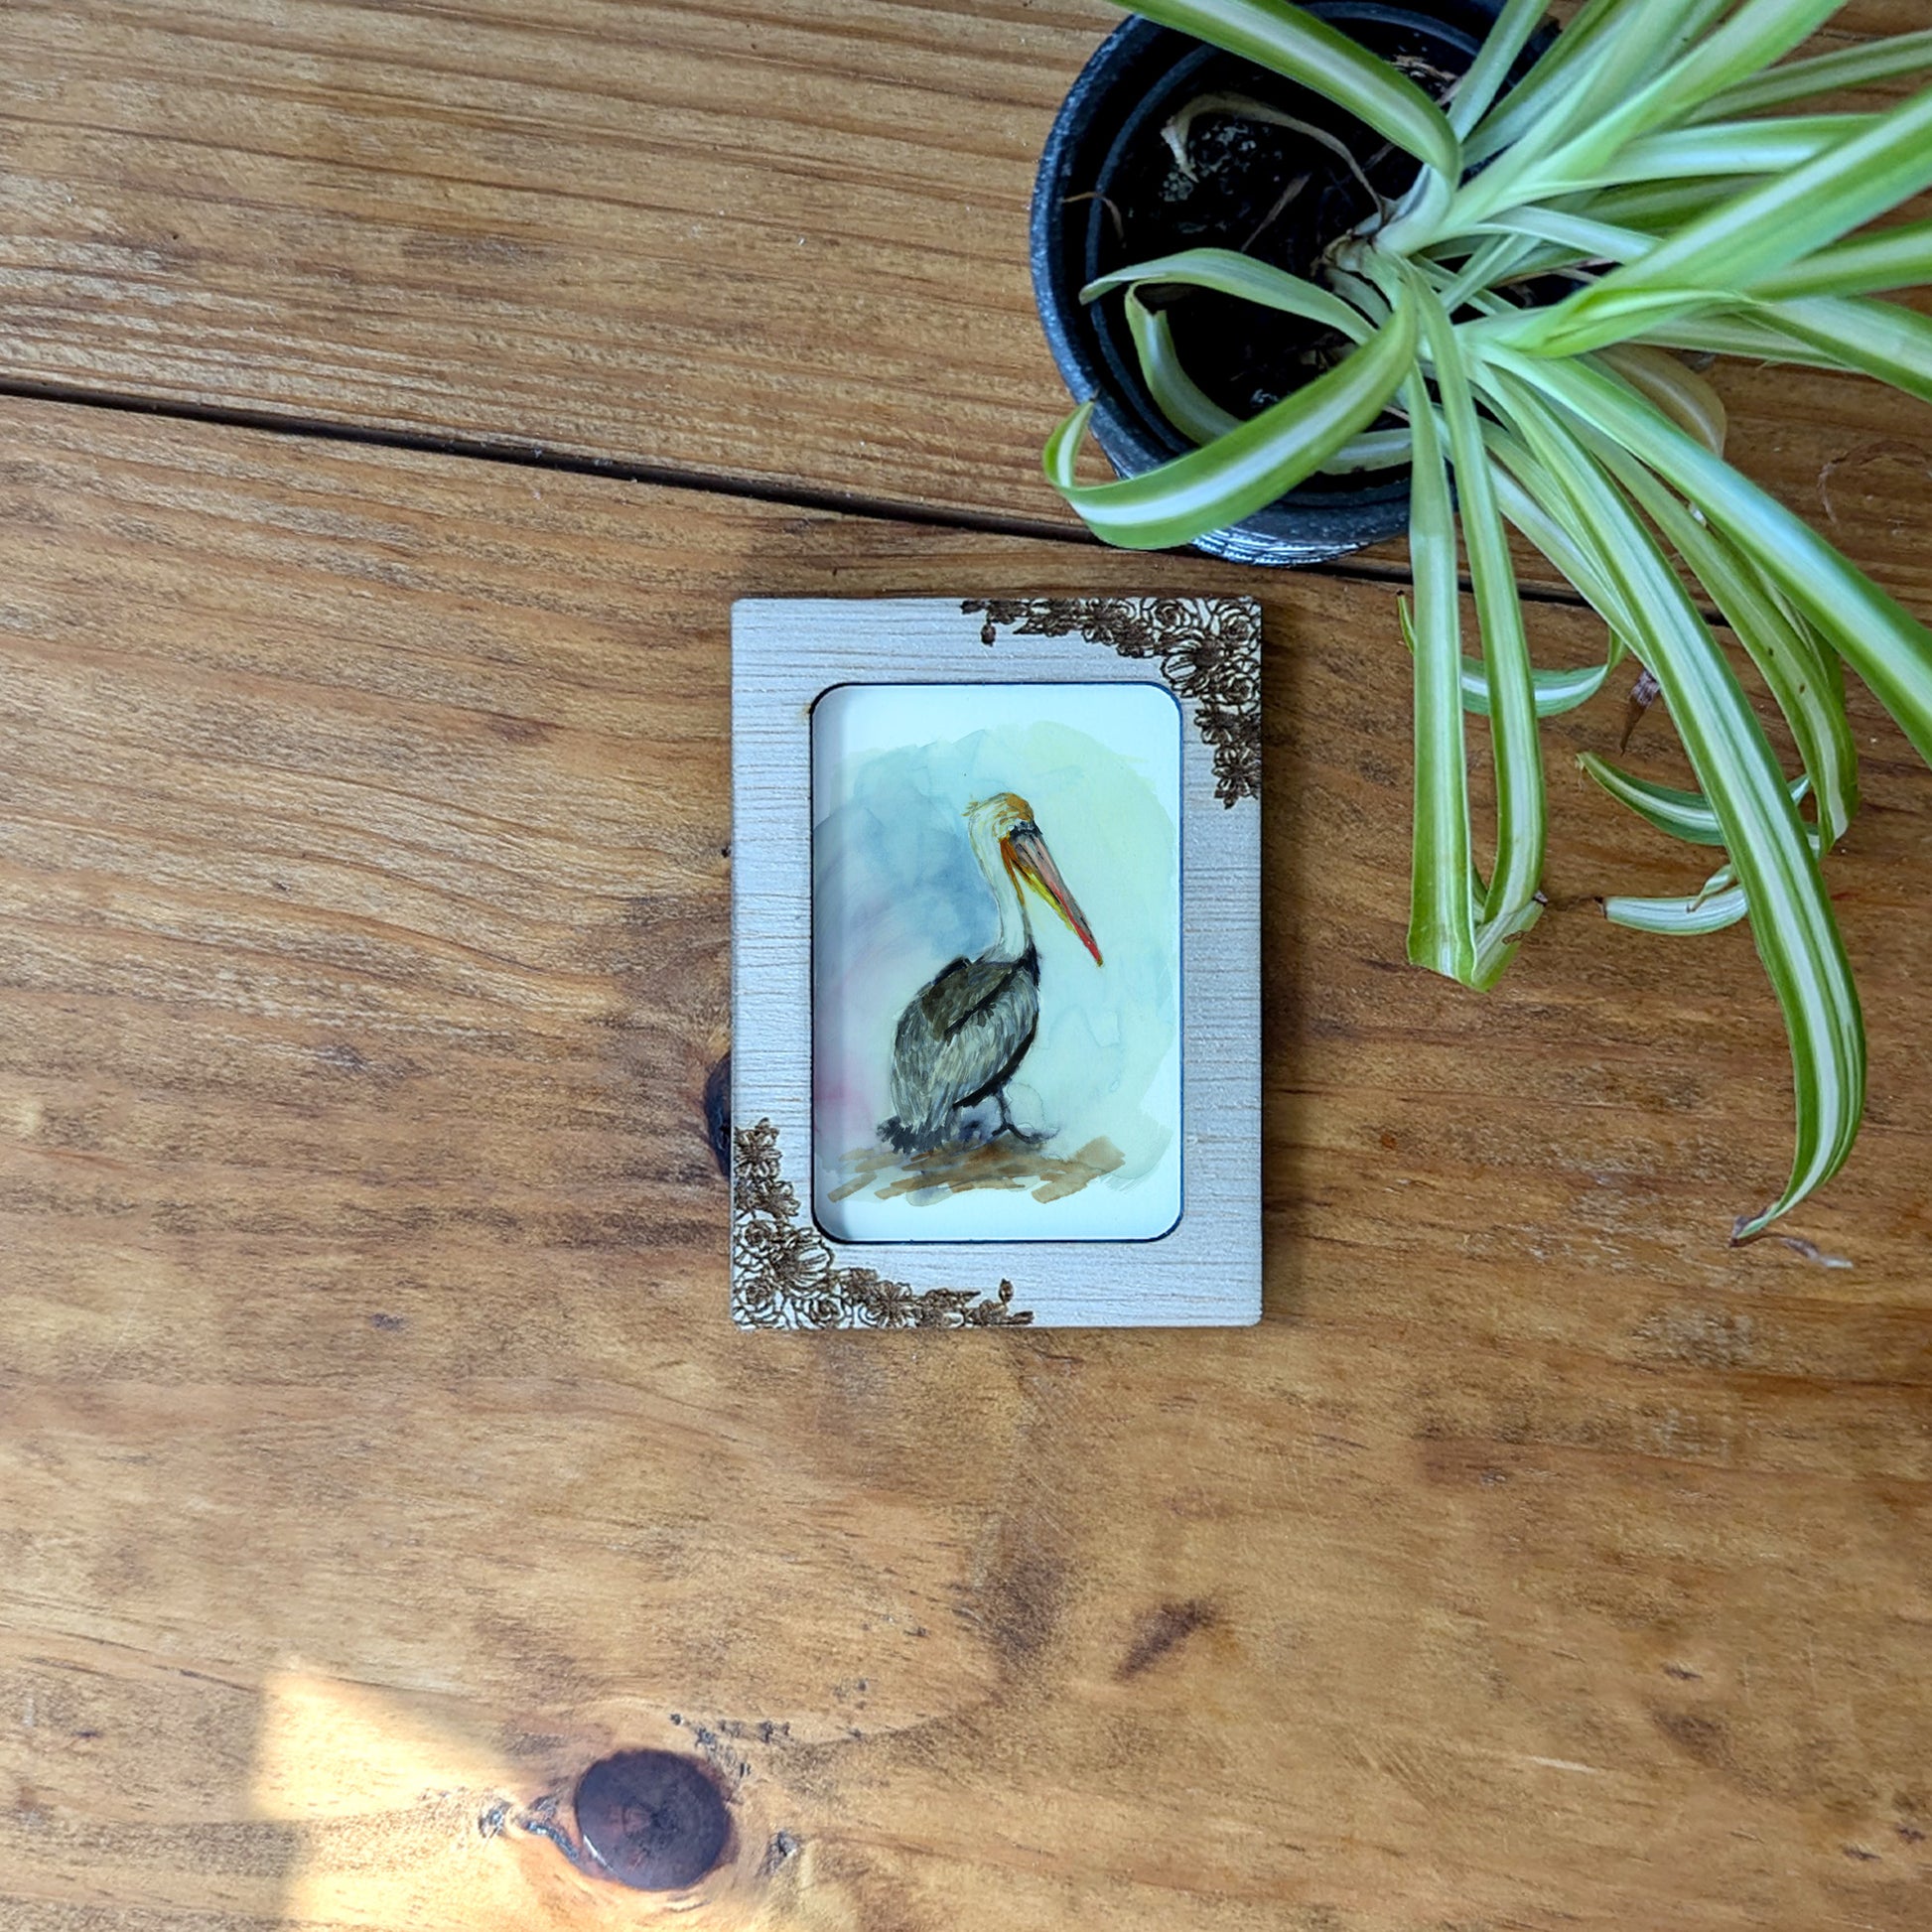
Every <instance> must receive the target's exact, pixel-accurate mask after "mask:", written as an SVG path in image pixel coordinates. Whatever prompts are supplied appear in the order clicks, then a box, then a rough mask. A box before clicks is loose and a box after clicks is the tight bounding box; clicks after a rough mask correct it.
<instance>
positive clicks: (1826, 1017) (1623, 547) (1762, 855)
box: [1493, 355, 1864, 1240]
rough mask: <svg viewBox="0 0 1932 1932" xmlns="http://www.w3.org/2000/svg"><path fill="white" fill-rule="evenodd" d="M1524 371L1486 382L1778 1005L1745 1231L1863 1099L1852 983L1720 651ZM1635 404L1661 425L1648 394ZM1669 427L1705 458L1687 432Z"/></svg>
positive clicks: (1822, 1157) (1809, 1171) (1813, 1166)
mask: <svg viewBox="0 0 1932 1932" xmlns="http://www.w3.org/2000/svg"><path fill="white" fill-rule="evenodd" d="M1530 369H1534V370H1535V371H1536V373H1537V375H1538V376H1539V377H1542V378H1544V379H1545V381H1546V382H1547V377H1548V374H1549V365H1547V364H1543V363H1539V362H1537V361H1536V360H1535V358H1532V357H1526V356H1516V355H1508V356H1507V358H1506V360H1499V362H1498V363H1497V364H1496V365H1495V371H1494V388H1493V393H1495V394H1496V395H1497V396H1498V398H1499V400H1500V402H1501V405H1502V407H1503V408H1504V411H1505V413H1506V414H1507V415H1508V416H1509V417H1510V418H1511V419H1512V420H1513V421H1514V422H1515V423H1516V425H1517V426H1518V428H1519V429H1520V430H1521V432H1522V434H1523V436H1524V438H1525V440H1526V441H1527V442H1528V443H1529V444H1530V446H1531V448H1532V450H1533V451H1534V453H1535V455H1536V457H1537V459H1538V460H1539V461H1540V462H1541V463H1542V464H1543V465H1544V467H1545V469H1546V470H1547V471H1548V472H1549V473H1550V474H1551V476H1552V477H1553V478H1554V479H1555V480H1556V483H1557V484H1558V487H1559V489H1560V490H1561V492H1562V494H1563V497H1564V499H1565V502H1566V505H1567V508H1568V511H1569V514H1570V515H1572V516H1574V517H1575V518H1576V520H1577V525H1578V533H1579V536H1580V538H1581V539H1582V540H1583V541H1585V542H1587V544H1589V545H1591V546H1593V547H1594V549H1595V551H1596V553H1597V556H1598V558H1599V561H1600V566H1601V568H1602V569H1603V571H1604V573H1605V575H1607V576H1609V577H1610V578H1611V579H1612V580H1613V581H1615V582H1616V583H1617V585H1618V586H1619V588H1620V590H1621V592H1622V594H1623V598H1624V601H1625V603H1626V605H1627V606H1628V608H1629V610H1630V612H1631V615H1632V617H1633V618H1634V620H1635V621H1636V622H1637V624H1638V626H1639V633H1638V634H1639V641H1640V654H1641V655H1642V657H1643V661H1644V662H1645V663H1646V664H1647V665H1648V666H1649V667H1650V669H1651V670H1652V671H1653V672H1655V674H1656V676H1657V678H1658V680H1659V681H1660V683H1661V684H1662V685H1663V689H1664V696H1665V698H1666V700H1667V701H1668V703H1669V705H1670V709H1671V718H1672V721H1673V722H1674V723H1675V725H1676V727H1677V731H1678V735H1679V737H1680V738H1681V739H1682V741H1683V744H1684V749H1685V751H1686V752H1687V753H1688V755H1689V757H1690V759H1691V766H1692V769H1693V771H1694V772H1695V773H1696V775H1697V779H1698V783H1699V787H1700V789H1701V790H1702V791H1703V793H1704V795H1705V796H1706V797H1707V798H1709V799H1710V801H1711V804H1712V807H1713V809H1714V810H1715V811H1716V812H1717V814H1718V819H1719V823H1720V825H1721V826H1722V827H1723V830H1724V839H1725V851H1726V853H1727V854H1728V857H1729V859H1730V863H1731V864H1732V866H1733V867H1735V869H1736V874H1737V879H1738V883H1739V884H1740V886H1741V887H1742V888H1743V892H1744V897H1745V900H1746V903H1747V904H1748V906H1749V910H1750V921H1751V932H1752V936H1753V938H1754V940H1755V941H1756V945H1757V950H1758V956H1759V958H1760V959H1761V960H1762V961H1763V963H1764V967H1765V971H1766V974H1767V975H1768V977H1769V979H1770V981H1771V985H1772V989H1773V991H1774V992H1775V993H1776V995H1777V999H1778V1003H1779V1006H1780V1007H1781V1008H1782V1010H1783V1013H1784V1021H1785V1031H1786V1034H1787V1035H1788V1036H1789V1039H1790V1042H1791V1055H1792V1072H1793V1084H1794V1090H1795V1095H1796V1103H1797V1123H1796V1135H1795V1147H1794V1152H1793V1159H1792V1167H1791V1174H1790V1178H1789V1180H1788V1181H1787V1183H1786V1185H1785V1188H1784V1190H1783V1192H1782V1193H1781V1194H1780V1195H1779V1196H1778V1198H1777V1200H1776V1201H1775V1202H1774V1203H1773V1204H1772V1205H1771V1206H1770V1207H1769V1208H1767V1209H1765V1210H1764V1211H1763V1212H1762V1213H1759V1214H1756V1215H1752V1216H1749V1217H1746V1218H1744V1219H1741V1220H1740V1221H1739V1222H1738V1224H1737V1227H1736V1228H1735V1230H1734V1231H1733V1236H1732V1238H1733V1239H1734V1240H1744V1239H1749V1238H1750V1237H1751V1236H1753V1235H1755V1234H1758V1233H1761V1232H1762V1231H1763V1229H1764V1228H1765V1227H1766V1226H1768V1225H1769V1223H1770V1222H1771V1221H1773V1220H1774V1219H1776V1218H1777V1216H1778V1215H1780V1214H1783V1213H1785V1212H1787V1211H1788V1210H1789V1209H1790V1208H1791V1207H1793V1206H1795V1205H1796V1204H1797V1202H1799V1201H1800V1200H1802V1199H1803V1198H1804V1197H1805V1196H1806V1195H1807V1194H1808V1193H1810V1192H1811V1191H1812V1189H1813V1188H1815V1187H1817V1186H1818V1185H1820V1184H1821V1183H1822V1182H1823V1181H1825V1180H1827V1179H1829V1178H1830V1177H1831V1175H1832V1174H1833V1173H1836V1172H1837V1171H1838V1169H1839V1168H1840V1167H1841V1166H1842V1165H1843V1163H1844V1161H1845V1157H1846V1155H1847V1154H1849V1153H1850V1151H1851V1147H1852V1142H1853V1140H1854V1139H1855V1137H1856V1136H1857V1133H1858V1125H1859V1117H1860V1115H1861V1113H1862V1111H1863V1104H1864V1035H1863V1023H1862V1020H1861V1017H1860V1012H1859V998H1858V990H1857V988H1856V987H1855V985H1854V984H1853V981H1852V974H1851V968H1850V966H1849V964H1848V963H1847V961H1846V957H1845V947H1844V943H1843V941H1842V940H1841V939H1840V936H1839V931H1838V924H1837V921H1836V919H1835V918H1834V917H1833V915H1832V908H1831V901H1830V899H1829V897H1827V895H1826V892H1825V887H1824V882H1823V880H1822V878H1821V876H1820V874H1819V870H1818V861H1817V858H1816V856H1815V854H1814V853H1813V851H1812V848H1811V844H1810V841H1809V839H1808V837H1807V828H1806V827H1805V825H1804V824H1803V822H1802V821H1801V820H1800V819H1799V817H1798V813H1797V808H1796V807H1795V806H1794V805H1793V804H1792V802H1791V795H1790V793H1789V791H1788V790H1787V789H1786V785H1785V779H1784V776H1783V774H1782V773H1781V772H1780V771H1779V770H1778V767H1777V760H1776V759H1774V758H1773V757H1772V754H1771V748H1770V746H1769V744H1768V743H1767V742H1766V741H1765V737H1764V733H1763V731H1762V729H1761V728H1760V727H1759V725H1758V722H1757V719H1756V717H1755V716H1754V714H1753V713H1752V711H1751V708H1750V705H1749V703H1748V701H1747V700H1746V699H1745V697H1744V694H1743V691H1742V689H1741V688H1740V687H1739V685H1738V683H1737V680H1736V677H1735V676H1734V675H1733V674H1732V672H1731V669H1730V666H1729V664H1728V663H1727V662H1726V661H1725V655H1724V652H1723V651H1722V650H1721V649H1720V648H1719V646H1718V643H1717V640H1716V639H1715V638H1714V637H1713V636H1712V634H1711V631H1710V628H1709V626H1708V625H1707V624H1706V623H1705V621H1704V620H1703V618H1702V617H1701V616H1700V615H1699V614H1698V612H1697V609H1696V607H1695V606H1694V605H1693V604H1692V603H1691V601H1690V598H1689V595H1688V594H1687V593H1686V591H1685V589H1684V587H1683V585H1682V583H1680V582H1679V580H1678V577H1677V574H1676V572H1675V571H1674V570H1673V569H1672V568H1671V565H1670V563H1669V560H1668V559H1667V558H1666V557H1665V555H1664V553H1663V552H1662V550H1661V549H1660V548H1659V547H1658V545H1657V543H1656V541H1655V539H1654V538H1653V537H1652V536H1651V535H1650V533H1649V532H1648V530H1646V529H1645V527H1644V525H1643V524H1642V522H1641V521H1640V520H1639V519H1638V517H1637V515H1636V513H1635V512H1634V511H1633V510H1632V509H1631V508H1630V506H1629V505H1628V504H1627V503H1626V502H1625V501H1624V499H1623V498H1622V496H1621V495H1620V494H1619V493H1618V491H1617V489H1616V487H1615V486H1614V484H1613V483H1611V482H1610V480H1609V478H1608V477H1607V476H1605V475H1604V473H1603V472H1602V470H1601V469H1600V468H1599V467H1598V466H1597V464H1596V461H1595V459H1594V458H1593V457H1592V456H1591V454H1590V453H1589V451H1588V450H1587V448H1586V447H1585V446H1584V444H1583V443H1582V442H1581V441H1580V440H1579V439H1578V438H1577V437H1576V436H1575V435H1574V434H1573V433H1572V432H1571V431H1570V430H1569V429H1568V428H1567V427H1566V425H1565V423H1564V421H1563V419H1562V418H1561V416H1560V415H1559V414H1558V413H1557V412H1556V411H1554V410H1552V409H1551V408H1550V407H1549V406H1548V405H1547V404H1546V403H1545V402H1544V401H1543V400H1542V399H1541V396H1540V395H1539V393H1538V389H1537V387H1532V386H1531V385H1530V384H1528V383H1526V382H1524V381H1522V380H1520V379H1512V377H1513V376H1516V375H1518V374H1520V373H1521V372H1523V371H1527V370H1530ZM1594 379H1595V380H1597V381H1601V382H1605V383H1612V384H1613V383H1614V379H1613V378H1611V377H1608V376H1602V375H1597V376H1595V377H1594ZM1539 386H1542V385H1539ZM1547 392H1548V391H1547V388H1546V389H1545V393H1547ZM1625 393H1626V394H1627V393H1628V392H1627V391H1625ZM1640 407H1641V408H1642V409H1643V410H1644V411H1645V413H1646V414H1647V415H1654V416H1657V419H1658V420H1659V421H1662V422H1666V423H1668V419H1666V418H1663V417H1662V416H1661V415H1660V414H1658V412H1656V411H1654V410H1652V409H1651V408H1650V406H1649V405H1648V404H1641V405H1640ZM1668 427H1669V429H1670V434H1671V435H1672V437H1673V438H1679V439H1681V440H1682V441H1683V442H1684V443H1685V444H1687V445H1689V446H1690V448H1692V449H1694V450H1696V451H1698V452H1699V453H1700V455H1701V456H1702V457H1703V458H1704V459H1705V460H1706V461H1707V462H1712V463H1715V462H1717V459H1716V458H1713V457H1712V456H1711V453H1710V452H1709V451H1708V450H1705V449H1704V447H1703V445H1702V444H1700V443H1698V442H1697V441H1696V439H1695V438H1692V437H1689V436H1686V435H1685V433H1684V432H1683V431H1681V430H1679V429H1677V428H1676V426H1675V425H1668ZM1720 467H1722V466H1720Z"/></svg>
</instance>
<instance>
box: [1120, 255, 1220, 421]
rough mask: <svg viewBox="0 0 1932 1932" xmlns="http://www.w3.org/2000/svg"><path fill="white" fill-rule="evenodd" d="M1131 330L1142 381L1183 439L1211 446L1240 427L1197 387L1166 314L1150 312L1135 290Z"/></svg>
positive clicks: (1130, 305)
mask: <svg viewBox="0 0 1932 1932" xmlns="http://www.w3.org/2000/svg"><path fill="white" fill-rule="evenodd" d="M1127 329H1128V333H1129V335H1131V336H1132V337H1133V338H1134V349H1135V353H1136V354H1137V355H1138V356H1139V358H1140V364H1141V380H1142V381H1143V382H1145V383H1146V384H1147V392H1148V394H1149V395H1151V396H1152V397H1153V398H1154V402H1155V406H1156V407H1157V408H1158V409H1159V410H1160V411H1161V413H1162V415H1164V416H1165V417H1166V418H1167V419H1168V421H1169V422H1171V423H1172V424H1173V426H1174V428H1175V429H1177V430H1178V431H1179V432H1180V433H1181V435H1182V436H1185V437H1189V438H1191V439H1192V440H1193V441H1194V442H1196V443H1211V442H1213V440H1214V439H1215V438H1216V437H1217V436H1225V435H1226V434H1227V433H1228V431H1229V430H1231V429H1234V428H1236V427H1237V426H1238V425H1239V423H1240V420H1241V419H1240V418H1239V417H1238V416H1235V415H1232V414H1230V413H1229V411H1227V410H1225V409H1223V408H1222V407H1221V405H1220V404H1219V403H1218V402H1216V401H1215V400H1214V399H1213V397H1212V396H1209V395H1207V394H1205V393H1203V391H1202V390H1200V389H1199V388H1198V387H1196V385H1195V383H1194V380H1193V378H1192V377H1191V376H1190V375H1188V373H1187V371H1186V370H1185V369H1183V368H1182V367H1181V366H1180V358H1179V356H1178V355H1176V354H1175V353H1174V346H1173V329H1172V328H1171V327H1170V326H1169V323H1168V318H1167V316H1166V314H1165V313H1164V312H1159V311H1156V310H1153V309H1150V308H1149V307H1148V306H1147V304H1146V303H1145V302H1143V301H1142V300H1141V298H1140V296H1139V295H1138V294H1136V293H1135V291H1134V290H1132V289H1129V290H1128V292H1127Z"/></svg>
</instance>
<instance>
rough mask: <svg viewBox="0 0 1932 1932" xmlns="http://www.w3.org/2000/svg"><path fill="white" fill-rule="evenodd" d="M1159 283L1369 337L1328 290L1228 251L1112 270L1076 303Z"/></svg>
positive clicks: (1359, 338) (1356, 315)
mask: <svg viewBox="0 0 1932 1932" xmlns="http://www.w3.org/2000/svg"><path fill="white" fill-rule="evenodd" d="M1163 284H1177V285H1178V286H1180V287H1182V288H1190V289H1212V290H1214V291H1215V292H1216V293H1217V294H1219V295H1232V296H1238V297H1239V298H1240V299H1241V300H1242V301H1243V302H1255V303H1259V304H1260V306H1261V307H1262V308H1264V309H1276V310H1279V311H1280V312H1281V313H1282V314H1284V315H1290V316H1300V317H1301V318H1302V320H1303V321H1304V322H1312V323H1318V324H1320V325H1321V326H1322V327H1324V328H1327V329H1332V330H1334V331H1335V332H1336V333H1337V334H1339V335H1343V336H1346V337H1348V338H1349V339H1350V340H1351V341H1354V342H1366V341H1367V340H1368V338H1369V336H1370V335H1371V334H1372V333H1373V332H1372V329H1371V327H1370V325H1369V323H1368V322H1367V321H1366V320H1365V319H1364V317H1363V316H1362V315H1361V313H1360V311H1358V310H1355V309H1351V308H1350V307H1349V306H1348V304H1347V303H1346V302H1343V301H1342V300H1340V298H1339V297H1337V296H1335V295H1332V294H1330V293H1329V291H1328V290H1326V289H1324V288H1318V287H1316V285H1315V284H1314V283H1312V282H1305V281H1304V280H1303V279H1302V278H1301V276H1299V275H1291V274H1290V273H1289V272H1288V270H1287V269H1285V268H1276V267H1273V266H1272V265H1271V264H1269V263H1268V262H1262V261H1256V260H1255V258H1254V257H1253V256H1252V255H1240V254H1236V253H1235V251H1234V250H1233V249H1232V248H1185V249H1182V250H1181V251H1180V252H1179V253H1178V254H1173V255H1161V256H1158V257H1157V258H1156V259H1155V260H1153V261H1145V262H1136V263H1135V264H1134V265H1133V266H1132V267H1131V268H1117V269H1115V270H1114V271H1113V272H1112V273H1111V274H1109V275H1102V276H1100V277H1098V278H1097V279H1096V280H1094V281H1091V282H1089V283H1088V284H1087V285H1086V287H1085V288H1083V289H1082V290H1081V291H1080V300H1081V301H1082V302H1097V301H1098V300H1099V299H1100V297H1101V296H1103V295H1105V294H1106V293H1107V292H1108V291H1109V290H1110V289H1118V288H1146V287H1156V286H1160V285H1163Z"/></svg>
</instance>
